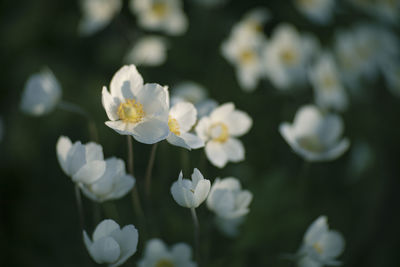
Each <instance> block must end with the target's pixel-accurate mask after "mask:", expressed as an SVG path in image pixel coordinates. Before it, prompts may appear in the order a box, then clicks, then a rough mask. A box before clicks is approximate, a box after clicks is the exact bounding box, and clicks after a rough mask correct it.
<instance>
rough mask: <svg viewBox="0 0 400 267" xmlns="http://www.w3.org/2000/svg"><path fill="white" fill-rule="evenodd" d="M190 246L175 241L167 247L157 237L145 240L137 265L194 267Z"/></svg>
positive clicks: (147, 266)
mask: <svg viewBox="0 0 400 267" xmlns="http://www.w3.org/2000/svg"><path fill="white" fill-rule="evenodd" d="M191 258H192V248H191V247H190V246H189V245H187V244H185V243H177V244H175V245H173V246H172V247H171V249H168V247H167V246H166V245H165V243H164V242H163V241H162V240H161V239H158V238H153V239H150V240H149V241H147V243H146V247H145V250H144V256H143V258H142V259H141V260H140V261H139V262H138V266H139V267H196V266H197V264H196V263H195V262H193V261H192V260H191Z"/></svg>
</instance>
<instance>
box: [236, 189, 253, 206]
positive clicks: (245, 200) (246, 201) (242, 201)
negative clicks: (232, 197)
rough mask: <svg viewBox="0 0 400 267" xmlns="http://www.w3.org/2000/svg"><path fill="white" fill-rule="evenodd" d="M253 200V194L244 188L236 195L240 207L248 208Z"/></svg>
mask: <svg viewBox="0 0 400 267" xmlns="http://www.w3.org/2000/svg"><path fill="white" fill-rule="evenodd" d="M252 200H253V194H252V193H251V192H250V191H248V190H243V191H242V192H240V193H239V194H238V195H237V196H236V206H237V208H238V209H247V208H248V206H249V205H250V202H251V201H252Z"/></svg>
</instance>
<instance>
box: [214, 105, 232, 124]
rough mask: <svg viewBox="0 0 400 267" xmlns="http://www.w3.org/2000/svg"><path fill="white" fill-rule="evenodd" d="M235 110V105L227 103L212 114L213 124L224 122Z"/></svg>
mask: <svg viewBox="0 0 400 267" xmlns="http://www.w3.org/2000/svg"><path fill="white" fill-rule="evenodd" d="M234 109H235V105H234V104H233V103H225V104H223V105H221V106H219V107H218V108H216V109H214V110H213V111H212V112H211V114H210V118H211V120H212V121H213V122H220V121H223V122H224V121H225V120H226V117H228V115H229V114H231V113H232V112H233V110H234Z"/></svg>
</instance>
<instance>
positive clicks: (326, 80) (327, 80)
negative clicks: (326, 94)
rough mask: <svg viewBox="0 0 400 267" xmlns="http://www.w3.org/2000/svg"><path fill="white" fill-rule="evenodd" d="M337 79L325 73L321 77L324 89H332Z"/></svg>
mask: <svg viewBox="0 0 400 267" xmlns="http://www.w3.org/2000/svg"><path fill="white" fill-rule="evenodd" d="M336 83H337V81H336V79H335V77H334V76H333V75H331V74H327V75H325V76H324V77H323V79H322V84H323V88H324V89H328V90H329V89H332V88H333V87H334V86H335V85H336Z"/></svg>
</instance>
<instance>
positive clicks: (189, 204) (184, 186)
mask: <svg viewBox="0 0 400 267" xmlns="http://www.w3.org/2000/svg"><path fill="white" fill-rule="evenodd" d="M182 178H183V174H182V171H181V172H180V174H179V177H178V181H176V182H174V183H173V184H172V186H171V194H172V197H173V198H174V200H175V201H176V203H178V204H179V205H181V206H182V207H185V208H197V207H198V206H200V204H201V203H203V201H204V200H206V198H207V196H208V192H209V191H210V186H211V183H210V180H207V179H204V177H203V175H202V174H201V172H200V171H199V170H198V169H196V168H195V169H194V170H193V173H192V180H189V179H182Z"/></svg>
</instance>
